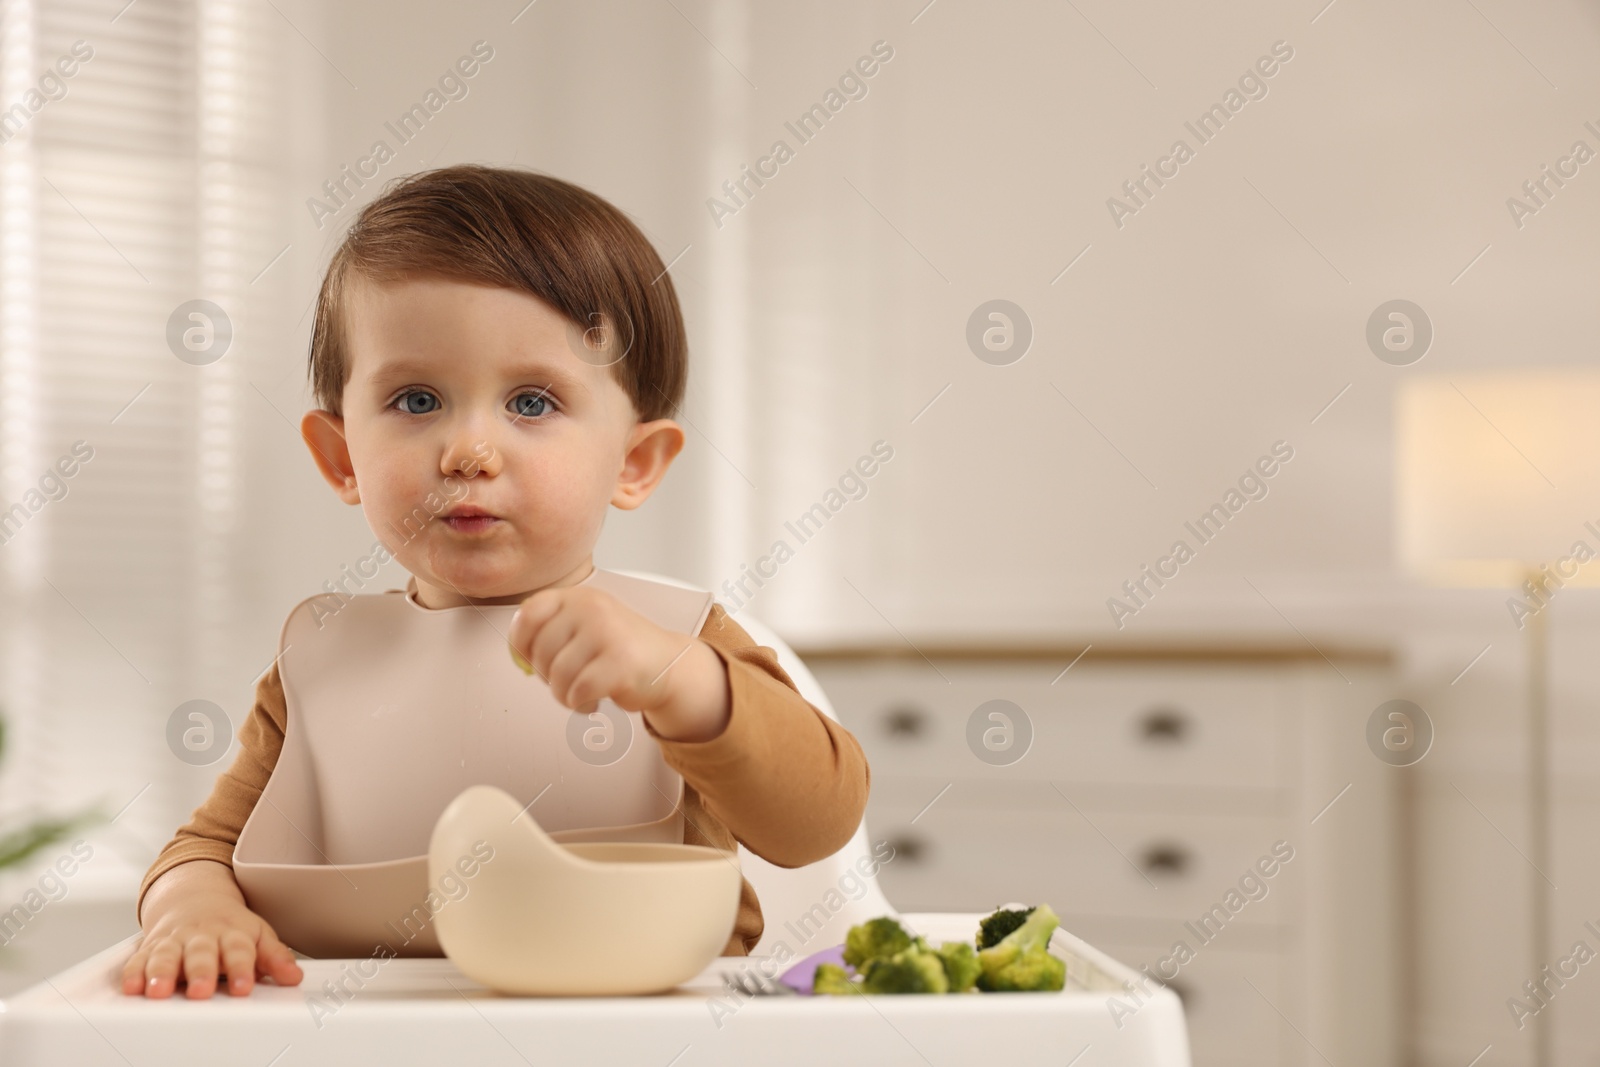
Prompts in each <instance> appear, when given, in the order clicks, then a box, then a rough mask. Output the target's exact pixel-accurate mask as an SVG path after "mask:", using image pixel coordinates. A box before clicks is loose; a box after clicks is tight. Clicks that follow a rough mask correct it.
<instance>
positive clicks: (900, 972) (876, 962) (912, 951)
mask: <svg viewBox="0 0 1600 1067" xmlns="http://www.w3.org/2000/svg"><path fill="white" fill-rule="evenodd" d="M862 977H863V979H864V981H863V985H862V989H863V991H864V992H867V993H947V992H949V991H950V982H949V979H947V978H945V975H944V958H943V957H942V956H940V955H939V954H938V953H937V952H924V951H922V950H921V949H919V948H917V947H916V946H915V945H913V946H911V947H910V948H907V949H905V950H904V951H903V952H897V953H895V954H894V955H893V956H877V957H874V958H873V959H871V960H869V961H868V962H867V964H866V967H865V969H864V970H863V971H862Z"/></svg>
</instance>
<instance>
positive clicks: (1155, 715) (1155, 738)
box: [1139, 708, 1189, 744]
mask: <svg viewBox="0 0 1600 1067" xmlns="http://www.w3.org/2000/svg"><path fill="white" fill-rule="evenodd" d="M1139 733H1140V735H1141V736H1142V737H1143V738H1144V739H1145V740H1146V741H1150V742H1154V743H1156V744H1182V743H1183V742H1184V740H1185V739H1187V737H1188V735H1189V716H1187V715H1185V714H1184V713H1183V712H1181V711H1179V710H1178V709H1177V708H1154V709H1152V710H1150V711H1148V712H1146V713H1145V716H1144V718H1143V719H1142V720H1140V723H1139Z"/></svg>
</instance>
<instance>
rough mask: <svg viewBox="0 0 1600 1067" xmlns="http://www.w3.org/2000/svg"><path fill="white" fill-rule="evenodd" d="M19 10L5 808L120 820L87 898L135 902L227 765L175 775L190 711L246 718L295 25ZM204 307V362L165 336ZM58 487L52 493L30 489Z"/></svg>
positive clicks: (215, 13)
mask: <svg viewBox="0 0 1600 1067" xmlns="http://www.w3.org/2000/svg"><path fill="white" fill-rule="evenodd" d="M0 11H3V13H4V15H3V24H0V32H3V34H4V37H3V41H0V86H3V91H0V110H3V109H12V110H11V111H10V112H9V115H10V116H11V120H12V121H11V122H10V124H9V125H0V137H3V135H4V134H5V133H10V134H11V136H10V139H9V140H7V141H6V142H5V143H4V145H3V146H0V205H3V206H0V211H3V217H0V516H3V515H4V513H5V512H6V511H7V510H8V509H12V507H13V505H15V504H18V503H21V504H22V506H23V509H24V511H26V515H25V516H23V515H21V514H20V513H18V512H15V511H12V512H11V515H12V526H11V527H10V528H8V527H6V526H4V525H0V542H3V543H0V597H3V601H0V712H3V713H4V715H5V717H6V720H7V723H8V725H9V727H10V730H9V733H10V738H9V742H10V743H9V745H8V748H9V752H8V754H7V756H6V758H5V760H4V762H3V763H0V812H3V813H5V814H6V815H8V816H10V817H11V818H10V819H9V820H8V824H9V823H13V822H14V821H15V819H16V817H17V816H19V815H21V814H24V813H27V812H30V811H31V812H35V813H38V814H41V815H42V814H51V815H62V814H67V813H70V812H74V811H77V810H80V809H81V808H83V807H84V806H86V805H90V804H95V803H99V804H100V805H101V807H102V809H103V810H104V811H105V812H106V814H107V815H117V813H118V812H119V811H122V814H120V815H119V816H118V817H117V819H116V822H115V823H114V824H111V825H109V826H101V827H97V828H94V829H93V830H92V831H89V832H87V833H86V834H85V836H86V838H87V839H88V840H89V841H91V842H92V843H94V844H95V858H94V860H93V861H92V862H90V863H88V864H86V865H85V867H84V871H83V873H82V875H81V876H80V878H81V879H82V880H81V882H79V883H78V884H81V885H84V886H86V887H93V888H92V889H90V890H89V891H108V892H114V893H131V892H132V890H133V888H134V887H136V885H137V882H138V878H139V876H140V875H142V873H143V871H144V869H145V868H146V867H147V866H148V864H149V862H150V861H151V860H152V859H153V858H154V856H155V853H156V851H157V850H158V849H159V848H160V847H161V845H162V844H163V843H164V842H165V841H166V839H167V838H168V837H169V836H170V835H171V833H172V831H173V829H174V828H175V827H176V826H177V825H178V824H179V823H181V822H182V821H184V820H185V819H186V818H187V816H188V814H189V811H190V810H191V809H192V807H193V805H194V803H196V802H197V800H198V798H199V797H201V796H203V795H204V793H205V791H206V790H207V789H208V788H209V784H210V782H211V780H212V779H213V778H214V777H215V776H216V774H217V773H218V772H219V771H220V770H221V769H222V768H224V767H226V765H227V760H230V759H231V758H232V755H231V753H230V754H229V755H228V756H227V757H225V758H224V759H223V760H222V761H219V762H217V763H214V764H212V765H210V766H203V767H194V766H190V765H188V764H186V763H184V762H182V761H180V760H178V759H177V758H176V757H175V756H174V755H173V753H172V752H171V750H170V749H169V748H168V745H167V740H166V727H167V720H168V717H169V716H170V715H171V713H172V711H173V709H174V708H176V707H177V706H178V705H179V704H182V703H183V702H185V701H187V700H190V699H195V698H205V699H212V700H214V701H216V702H217V703H218V704H220V705H221V706H222V707H223V708H224V710H225V711H226V712H227V713H228V714H229V716H230V718H231V719H232V721H233V727H234V729H235V731H236V730H237V727H238V726H239V724H240V723H241V722H242V721H243V715H244V713H245V712H246V711H248V704H247V703H246V704H244V705H243V706H240V704H239V702H238V701H237V700H236V699H230V698H232V697H234V696H235V694H237V693H239V692H244V693H248V691H249V686H248V684H241V680H240V679H239V678H238V677H237V676H238V674H239V670H238V668H237V666H236V663H237V662H238V661H239V659H240V650H238V649H235V648H233V647H231V644H230V642H231V641H232V638H231V637H230V634H232V633H233V632H234V631H235V629H236V627H235V625H234V624H235V622H236V620H237V616H238V612H239V610H240V609H239V608H238V607H237V606H236V605H237V603H238V599H239V598H238V595H237V594H238V587H239V584H240V575H241V574H243V573H246V572H247V571H248V569H249V567H250V555H251V552H250V544H249V542H248V539H247V537H246V533H247V531H245V530H244V529H242V527H243V526H244V525H245V524H243V523H241V522H240V513H241V503H242V499H243V497H244V494H245V491H246V487H245V486H244V485H243V484H241V477H240V457H241V455H242V454H243V451H244V447H243V446H244V442H243V441H242V440H241V435H242V434H243V433H244V430H243V429H242V427H246V426H249V425H252V420H255V419H258V418H259V415H258V414H257V413H256V412H254V411H251V410H250V405H254V404H260V403H261V397H260V396H257V395H255V394H254V393H253V392H252V390H251V385H250V384H249V382H248V380H247V371H246V369H245V368H247V366H248V364H247V362H246V361H247V360H248V358H249V354H250V351H251V348H252V345H253V344H259V343H260V337H261V336H262V334H263V332H265V333H267V334H271V333H272V331H271V330H270V329H267V330H263V324H265V323H268V322H269V321H273V320H276V319H281V318H282V317H283V311H284V309H285V308H287V307H289V306H290V303H291V301H289V300H287V299H286V297H285V293H286V291H287V288H286V286H284V285H282V284H281V283H280V281H279V277H280V276H281V275H282V271H281V269H280V271H279V272H278V276H274V275H273V274H272V271H271V264H273V262H274V257H275V255H276V254H277V253H278V252H279V251H281V249H282V247H283V246H284V245H285V244H286V243H287V238H286V237H285V236H284V232H285V228H284V226H283V225H282V224H281V221H276V222H275V220H281V218H282V215H281V211H282V209H281V208H280V207H279V206H278V205H280V204H282V203H284V202H286V198H285V197H283V196H282V195H280V190H279V189H278V184H279V183H280V182H281V181H282V180H283V179H282V176H281V174H280V171H279V169H278V168H279V164H278V162H277V160H276V157H275V155H274V149H275V148H277V147H278V146H277V144H276V143H275V137H274V134H275V132H276V131H277V130H278V129H281V125H282V124H281V120H279V119H278V118H277V111H278V110H281V108H280V109H275V108H274V107H273V90H274V72H275V70H276V69H277V64H276V63H275V55H274V52H273V49H274V48H276V47H279V43H280V42H281V41H282V39H283V31H282V27H281V25H280V24H279V23H278V22H277V20H279V18H280V16H279V15H277V14H275V13H274V10H273V8H272V7H271V6H270V5H261V4H255V3H245V2H242V0H187V2H185V0H138V2H137V3H133V4H129V5H127V6H123V0H112V2H110V3H104V2H88V0H50V2H48V3H31V2H23V0H6V2H4V3H3V6H0ZM86 50H92V56H91V57H89V58H83V55H84V53H85V51H86ZM62 57H68V59H73V58H76V59H77V64H76V70H75V72H74V73H73V75H72V76H71V77H61V76H60V73H59V72H60V71H61V70H62V69H64V68H58V67H57V66H56V64H57V61H58V60H60V59H61V58H62ZM66 66H68V67H70V66H72V64H71V63H70V62H69V63H67V64H66ZM52 78H54V80H52ZM41 79H44V80H43V81H41ZM58 83H59V84H60V85H62V86H64V90H65V91H64V93H63V92H61V90H60V89H58V88H57V85H58ZM41 85H43V88H44V90H47V92H41V93H40V95H41V96H44V97H45V102H44V103H43V104H42V106H39V107H38V108H37V110H36V111H35V110H33V109H32V107H31V106H30V99H32V100H37V99H38V98H37V97H34V98H30V96H29V94H30V92H33V91H37V90H40V88H41ZM51 96H56V97H58V98H54V99H51V98H50V97H51ZM18 102H21V105H22V108H23V112H18V111H16V110H15V109H14V105H16V104H18ZM24 112H25V113H26V121H20V120H21V119H22V117H23V113H24ZM5 121H6V120H5V117H4V116H3V115H0V123H4V122H5ZM280 266H281V265H280ZM196 298H202V299H206V300H210V301H213V302H215V303H216V304H217V305H219V306H220V307H221V308H222V309H223V310H224V312H225V313H226V314H227V315H228V317H229V319H230V320H231V323H232V329H233V339H232V342H231V345H230V348H229V350H228V351H227V352H226V354H225V355H224V356H222V358H220V359H218V360H216V361H215V362H212V363H209V364H206V365H203V366H196V365H192V364H191V363H188V362H185V361H183V360H180V359H179V358H177V356H176V355H175V354H174V352H173V351H172V349H171V348H170V347H169V344H168V338H167V326H168V318H169V316H170V315H171V314H172V312H173V311H174V309H175V308H177V307H178V306H179V305H180V304H183V303H185V302H187V301H190V300H193V299H196ZM293 315H294V312H293V311H289V312H288V319H289V320H291V321H292V319H293ZM270 417H272V418H276V416H270ZM280 432H281V428H280ZM80 441H81V442H83V444H82V445H79V446H78V448H79V453H80V455H81V454H82V453H83V452H84V451H85V450H86V449H92V458H91V459H89V460H88V461H87V462H82V463H81V464H80V466H79V468H78V469H77V471H76V473H75V474H74V475H73V476H72V477H70V478H66V479H62V481H61V485H62V486H63V487H64V495H63V494H62V490H61V489H57V488H56V486H55V484H54V483H53V482H51V481H50V479H49V477H48V472H49V471H50V470H51V469H52V468H53V467H54V466H55V464H56V463H57V461H58V460H59V459H61V458H62V457H66V456H71V455H72V453H73V448H74V443H75V442H80ZM70 465H71V464H70V463H69V464H68V466H69V467H70ZM41 479H45V480H46V482H47V483H48V484H47V485H46V488H47V489H52V490H54V491H55V494H56V495H59V499H49V498H48V496H47V495H46V494H44V493H38V494H36V495H33V496H31V497H30V491H34V490H39V489H40V486H41ZM41 497H44V498H45V499H44V502H43V503H42V506H39V507H38V508H37V510H34V509H33V508H31V507H30V503H39V501H40V498H41ZM0 521H3V519H0ZM257 651H259V650H257ZM245 655H246V657H247V658H253V657H254V655H255V653H254V652H250V653H245ZM268 658H270V654H269V657H268ZM261 665H262V667H263V668H264V667H265V666H266V663H265V662H263V663H262V664H261ZM235 748H236V745H235ZM130 802H131V805H130ZM124 805H130V806H127V807H126V810H125V811H124V810H123V808H124Z"/></svg>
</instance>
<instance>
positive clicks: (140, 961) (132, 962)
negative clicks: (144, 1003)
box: [122, 944, 150, 997]
mask: <svg viewBox="0 0 1600 1067" xmlns="http://www.w3.org/2000/svg"><path fill="white" fill-rule="evenodd" d="M149 959H150V949H149V948H148V947H147V946H146V945H144V944H140V945H139V947H138V948H136V949H134V950H133V955H132V956H130V957H128V962H127V963H125V964H124V965H123V967H122V992H123V993H125V994H127V995H128V996H130V997H136V996H139V995H140V994H141V993H143V992H144V968H145V963H146V961H148V960H149Z"/></svg>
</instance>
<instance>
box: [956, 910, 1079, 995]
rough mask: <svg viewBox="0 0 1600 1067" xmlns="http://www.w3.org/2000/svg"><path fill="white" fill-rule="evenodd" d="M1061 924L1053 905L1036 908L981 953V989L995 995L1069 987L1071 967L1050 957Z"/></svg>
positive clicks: (979, 984)
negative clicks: (1051, 906) (1067, 983)
mask: <svg viewBox="0 0 1600 1067" xmlns="http://www.w3.org/2000/svg"><path fill="white" fill-rule="evenodd" d="M1059 925H1061V920H1060V918H1059V917H1058V916H1057V915H1056V913H1055V912H1053V911H1051V910H1050V905H1048V904H1040V905H1039V906H1038V907H1036V908H1034V909H1032V912H1031V913H1030V914H1029V916H1028V918H1027V920H1026V921H1024V922H1023V924H1022V925H1021V926H1019V927H1017V928H1016V929H1015V930H1013V931H1011V933H1009V934H1007V935H1006V936H1005V937H1004V938H1002V939H1001V940H1000V943H999V944H997V945H991V946H989V947H987V948H984V949H980V950H979V951H978V967H979V972H978V980H977V985H978V988H979V989H981V990H983V991H985V992H991V993H1007V992H1011V993H1031V992H1053V991H1056V990H1059V989H1061V988H1062V987H1063V986H1064V985H1066V979H1067V965H1066V962H1065V961H1064V960H1061V959H1059V958H1057V957H1055V956H1052V955H1050V953H1049V951H1048V948H1049V945H1050V935H1051V934H1053V933H1055V929H1056V927H1057V926H1059Z"/></svg>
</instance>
